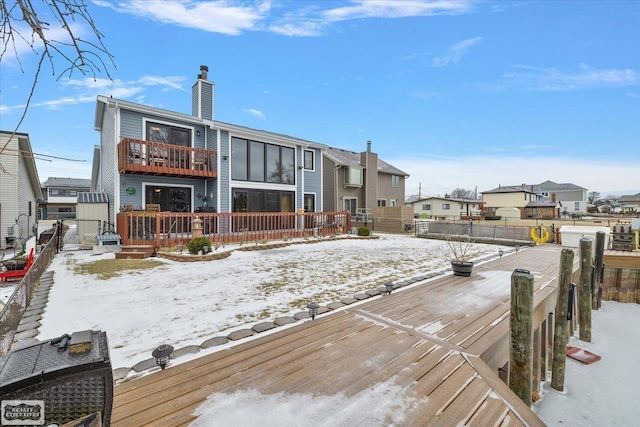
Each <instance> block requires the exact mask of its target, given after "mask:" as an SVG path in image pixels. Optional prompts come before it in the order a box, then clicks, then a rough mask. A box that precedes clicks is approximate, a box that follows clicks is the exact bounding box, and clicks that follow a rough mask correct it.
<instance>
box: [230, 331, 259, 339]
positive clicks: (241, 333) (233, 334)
mask: <svg viewBox="0 0 640 427" xmlns="http://www.w3.org/2000/svg"><path fill="white" fill-rule="evenodd" d="M251 336H253V330H251V329H240V330H239V331H235V332H231V333H230V334H229V335H227V338H229V339H230V340H231V341H237V340H241V339H243V338H249V337H251Z"/></svg>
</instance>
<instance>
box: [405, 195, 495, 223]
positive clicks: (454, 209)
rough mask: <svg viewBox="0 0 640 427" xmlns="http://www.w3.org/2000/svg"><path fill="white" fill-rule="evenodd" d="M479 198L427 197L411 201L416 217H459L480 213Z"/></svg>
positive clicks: (474, 215)
mask: <svg viewBox="0 0 640 427" xmlns="http://www.w3.org/2000/svg"><path fill="white" fill-rule="evenodd" d="M481 205H482V203H481V202H480V200H470V199H455V198H450V197H428V198H426V199H420V200H415V201H413V202H411V206H413V215H414V216H415V217H416V218H428V219H461V218H462V217H476V216H479V215H481V214H482V209H481Z"/></svg>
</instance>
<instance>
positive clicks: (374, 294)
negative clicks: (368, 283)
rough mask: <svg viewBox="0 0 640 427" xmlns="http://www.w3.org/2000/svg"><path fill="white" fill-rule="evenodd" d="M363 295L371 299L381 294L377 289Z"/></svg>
mask: <svg viewBox="0 0 640 427" xmlns="http://www.w3.org/2000/svg"><path fill="white" fill-rule="evenodd" d="M364 293H365V294H367V295H369V296H372V297H375V296H378V295H380V294H381V292H380V291H379V290H378V289H370V290H368V291H365V292H364Z"/></svg>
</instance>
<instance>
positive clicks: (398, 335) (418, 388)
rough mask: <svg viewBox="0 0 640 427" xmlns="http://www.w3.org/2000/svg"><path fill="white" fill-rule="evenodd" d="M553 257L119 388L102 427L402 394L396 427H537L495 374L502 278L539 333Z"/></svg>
mask: <svg viewBox="0 0 640 427" xmlns="http://www.w3.org/2000/svg"><path fill="white" fill-rule="evenodd" d="M560 250H561V248H560V247H559V246H555V245H542V246H537V247H534V248H531V249H527V250H521V251H520V252H518V253H515V254H512V255H509V256H505V257H503V258H500V259H495V260H492V261H489V262H487V263H484V264H481V265H477V266H476V267H475V268H474V273H473V274H472V276H471V277H470V278H463V277H455V276H452V275H450V274H447V275H445V276H440V277H438V278H435V279H431V280H428V281H425V282H424V283H422V284H417V285H415V286H412V287H408V288H406V289H403V290H397V291H394V292H393V293H392V294H391V295H383V296H379V297H375V298H371V299H369V300H366V301H365V302H363V303H360V304H356V305H352V306H347V307H346V308H344V309H341V310H338V311H335V312H331V313H329V314H326V315H322V316H320V317H317V318H316V319H315V320H313V321H305V322H301V323H298V324H295V325H293V326H291V327H286V328H280V329H277V330H276V331H275V332H274V333H270V334H268V335H264V336H258V337H257V338H255V339H251V340H247V341H245V342H239V343H238V344H237V345H235V346H233V347H229V348H226V349H222V350H220V351H217V352H215V353H212V354H209V355H207V356H203V357H200V358H198V359H195V360H193V361H191V362H187V363H183V364H178V365H175V366H171V367H169V368H167V369H166V370H164V371H159V372H156V373H152V374H149V375H147V376H144V377H141V378H138V379H135V380H131V381H128V382H125V383H123V384H120V385H118V386H116V388H115V397H114V405H113V413H112V426H114V427H117V426H163V427H165V426H181V425H188V424H189V423H190V422H191V421H193V420H194V419H195V416H194V415H193V412H194V411H195V409H196V408H197V407H198V406H199V405H200V404H202V403H203V402H204V401H205V400H206V399H207V398H208V397H209V396H210V395H213V394H215V393H233V392H235V391H241V390H251V391H256V392H259V393H261V394H263V395H270V394H276V393H286V394H297V395H299V394H303V395H308V396H335V395H336V394H341V395H342V396H344V398H345V400H346V401H348V399H349V397H352V396H355V395H358V394H359V399H362V394H363V393H365V396H366V391H367V390H370V389H371V388H372V387H376V386H382V387H387V386H393V387H394V388H396V387H399V388H400V390H402V393H403V398H404V400H405V402H410V404H407V405H406V408H404V409H403V415H402V417H403V423H404V425H421V426H424V425H438V426H445V425H475V426H487V425H495V426H497V425H502V426H504V425H514V426H519V425H523V426H543V425H544V423H543V422H542V421H541V420H540V419H539V418H538V417H537V416H536V415H535V414H534V413H533V412H532V411H531V410H530V409H529V408H528V407H527V406H526V405H525V404H524V403H522V401H520V400H519V399H518V398H517V396H516V395H515V394H514V393H512V392H511V391H510V390H509V389H508V387H507V385H506V384H505V383H504V382H503V381H502V380H500V379H499V377H498V372H497V369H498V368H499V367H501V366H502V365H504V363H505V362H506V361H507V360H508V324H509V296H510V283H511V282H510V280H511V279H510V277H511V274H512V272H513V270H514V269H516V268H524V269H527V270H529V271H530V272H531V273H532V274H533V275H534V277H535V289H536V290H535V293H536V296H535V307H536V315H535V320H534V322H535V323H534V324H541V323H543V322H544V321H545V320H546V319H547V315H548V313H550V312H553V311H554V308H555V302H556V301H555V294H556V280H557V275H558V269H559V260H560ZM576 258H577V257H576ZM575 268H577V260H576V266H575ZM546 346H548V343H547V344H546ZM538 366H539V365H538ZM544 366H546V365H543V367H544ZM543 369H544V368H543ZM545 370H546V369H545ZM368 406H369V407H370V408H375V407H376V406H379V402H376V401H371V402H369V405H368ZM239 410H242V409H241V408H239ZM341 410H342V408H340V407H336V408H335V413H336V414H337V415H339V414H340V412H341ZM325 421H326V420H325ZM310 424H313V423H310ZM210 425H212V426H215V425H216V424H215V420H211V424H210Z"/></svg>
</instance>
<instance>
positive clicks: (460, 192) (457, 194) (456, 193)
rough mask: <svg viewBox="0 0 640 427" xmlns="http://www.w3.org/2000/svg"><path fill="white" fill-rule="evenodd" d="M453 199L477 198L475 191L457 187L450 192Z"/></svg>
mask: <svg viewBox="0 0 640 427" xmlns="http://www.w3.org/2000/svg"><path fill="white" fill-rule="evenodd" d="M449 197H451V198H452V199H468V200H472V199H475V198H476V193H475V191H472V190H465V189H464V188H456V189H455V190H453V191H452V192H451V194H449Z"/></svg>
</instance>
